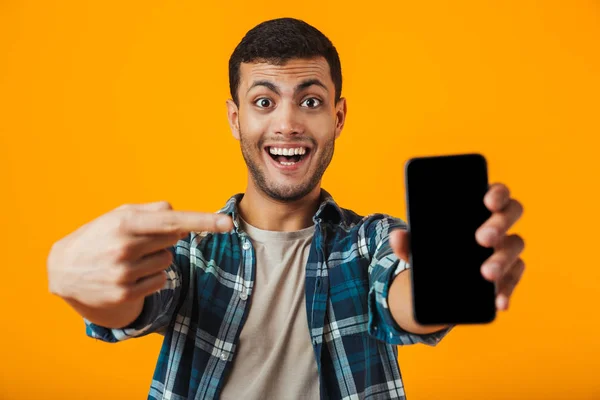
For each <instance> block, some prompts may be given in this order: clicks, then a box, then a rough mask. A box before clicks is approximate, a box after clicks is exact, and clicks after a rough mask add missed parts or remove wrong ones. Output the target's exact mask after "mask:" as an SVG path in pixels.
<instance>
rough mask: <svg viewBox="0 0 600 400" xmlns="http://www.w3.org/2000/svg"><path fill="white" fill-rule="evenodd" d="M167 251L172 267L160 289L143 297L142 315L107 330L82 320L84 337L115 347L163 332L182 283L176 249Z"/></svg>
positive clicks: (179, 294) (167, 270) (174, 308)
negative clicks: (122, 342)
mask: <svg viewBox="0 0 600 400" xmlns="http://www.w3.org/2000/svg"><path fill="white" fill-rule="evenodd" d="M168 250H169V251H170V252H171V253H172V254H173V263H172V264H171V265H170V266H169V267H168V268H167V269H166V270H165V271H166V273H167V281H166V282H165V285H164V286H163V287H162V289H160V290H159V291H157V292H155V293H153V294H151V295H149V296H146V298H145V299H144V306H143V308H142V312H141V314H140V315H139V316H138V317H137V319H136V320H135V321H133V322H132V323H130V324H129V325H128V326H126V327H123V328H120V329H111V328H106V327H103V326H99V325H96V324H94V323H92V322H90V321H88V320H87V319H85V318H84V322H85V328H86V329H85V331H86V335H87V336H89V337H91V338H94V339H100V340H102V341H104V342H108V343H115V342H120V341H123V340H127V339H130V338H136V337H141V336H145V335H148V334H150V333H163V332H164V329H165V328H166V326H167V325H169V323H170V322H171V319H172V317H173V315H174V314H175V310H176V306H177V304H178V301H179V298H180V296H181V292H182V286H183V281H184V277H183V276H182V271H181V267H180V265H179V264H178V262H177V255H176V246H172V247H170V248H169V249H168Z"/></svg>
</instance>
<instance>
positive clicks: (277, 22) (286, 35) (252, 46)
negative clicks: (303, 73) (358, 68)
mask: <svg viewBox="0 0 600 400" xmlns="http://www.w3.org/2000/svg"><path fill="white" fill-rule="evenodd" d="M318 56H322V57H324V58H325V60H327V63H328V64H329V70H330V71H331V80H332V81H333V84H334V86H335V101H336V102H337V101H338V100H339V99H340V97H341V95H342V66H341V63H340V58H339V55H338V53H337V50H336V49H335V47H334V46H333V44H332V43H331V41H330V40H329V39H328V38H327V37H326V36H325V35H324V34H323V33H321V31H319V30H318V29H316V28H315V27H313V26H311V25H309V24H307V23H306V22H304V21H301V20H298V19H294V18H278V19H272V20H269V21H265V22H262V23H260V24H258V25H256V26H255V27H254V28H252V29H251V30H249V31H248V32H247V33H246V36H244V38H243V39H242V40H241V42H240V43H239V44H238V45H237V47H236V48H235V50H234V51H233V54H232V55H231V57H230V58H229V91H230V92H231V97H232V99H233V101H234V102H235V104H237V105H239V99H238V87H239V84H240V64H241V63H247V62H268V63H270V64H273V65H282V64H285V63H286V62H287V61H288V60H290V59H294V58H313V57H318Z"/></svg>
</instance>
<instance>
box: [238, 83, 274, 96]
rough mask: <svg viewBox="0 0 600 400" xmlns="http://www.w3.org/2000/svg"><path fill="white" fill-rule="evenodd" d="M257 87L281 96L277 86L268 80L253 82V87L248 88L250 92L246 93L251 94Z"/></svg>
mask: <svg viewBox="0 0 600 400" xmlns="http://www.w3.org/2000/svg"><path fill="white" fill-rule="evenodd" d="M256 86H264V87H266V88H267V89H269V90H270V91H272V92H275V93H277V94H278V95H279V94H281V93H280V92H279V89H278V88H277V86H275V84H274V83H273V82H269V81H267V80H260V81H254V82H252V85H250V87H249V88H248V91H247V92H246V93H248V92H250V91H251V90H252V89H253V88H255V87H256Z"/></svg>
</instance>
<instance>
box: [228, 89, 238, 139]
mask: <svg viewBox="0 0 600 400" xmlns="http://www.w3.org/2000/svg"><path fill="white" fill-rule="evenodd" d="M227 119H228V120H229V129H231V133H232V134H233V137H234V138H235V139H236V140H240V114H239V110H238V106H236V105H235V103H234V102H233V100H231V99H229V100H227Z"/></svg>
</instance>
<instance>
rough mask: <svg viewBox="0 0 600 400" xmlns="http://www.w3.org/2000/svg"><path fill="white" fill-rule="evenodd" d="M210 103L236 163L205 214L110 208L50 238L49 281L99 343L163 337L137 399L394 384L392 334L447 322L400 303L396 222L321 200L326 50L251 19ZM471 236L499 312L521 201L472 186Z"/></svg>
mask: <svg viewBox="0 0 600 400" xmlns="http://www.w3.org/2000/svg"><path fill="white" fill-rule="evenodd" d="M229 74H230V75H229V77H230V90H231V99H230V100H229V101H227V115H228V119H229V123H230V127H231V131H232V133H233V136H234V137H235V138H236V139H237V140H239V141H240V145H241V150H242V155H243V157H244V159H245V161H246V164H247V166H248V171H249V174H248V184H247V188H246V191H245V192H244V193H243V194H237V195H235V196H233V197H231V198H230V199H229V201H228V202H227V204H226V205H225V207H224V208H223V209H222V210H220V211H219V212H218V213H194V212H182V211H174V210H172V209H171V207H170V206H169V204H168V203H166V202H158V203H151V204H141V205H125V206H122V207H119V208H118V209H116V210H113V211H111V212H109V213H108V214H106V215H103V216H100V217H99V218H98V219H96V220H94V221H92V222H90V223H88V224H87V225H84V226H83V227H81V228H80V229H79V230H77V231H75V232H74V233H72V234H70V235H69V236H67V237H65V238H64V239H62V240H60V241H58V242H57V243H56V244H55V245H54V246H53V248H52V251H51V252H50V255H49V257H48V274H49V282H50V291H51V292H53V293H55V294H57V295H59V296H61V297H62V298H64V299H65V300H66V301H67V302H68V303H69V304H70V305H71V306H72V307H74V309H75V310H76V311H77V312H79V313H80V314H81V315H82V317H83V318H84V319H85V323H86V327H87V328H86V332H87V334H88V335H89V336H91V337H94V338H99V339H102V340H104V341H107V342H117V341H122V340H125V339H128V338H132V337H140V336H143V335H147V334H150V333H154V332H159V333H162V334H164V336H165V338H164V344H163V346H162V350H161V352H160V356H159V360H158V364H157V366H156V370H155V373H154V379H153V381H152V385H151V388H150V393H149V398H152V399H163V398H164V399H188V398H189V399H191V398H194V399H204V398H217V397H219V398H223V399H239V398H244V399H284V398H290V399H296V398H309V399H316V398H322V399H325V398H327V399H342V398H344V399H359V398H377V399H388V398H404V397H405V396H404V388H403V382H402V378H401V374H400V370H399V366H398V360H397V347H396V346H397V345H402V344H411V343H417V342H420V343H425V344H429V345H435V344H437V343H438V342H439V341H440V340H441V338H442V337H443V336H444V335H445V334H447V332H448V331H449V330H450V329H451V327H449V326H435V327H425V326H420V325H419V324H417V323H416V322H415V321H414V320H413V318H412V314H411V311H410V310H411V301H412V298H411V291H410V286H409V279H410V277H409V272H408V271H409V265H408V264H407V260H408V258H407V248H408V246H407V240H408V238H407V232H406V224H405V223H404V222H403V221H402V220H400V219H397V218H392V217H390V216H388V215H383V214H372V215H369V216H366V217H362V216H359V215H357V214H355V213H354V212H352V211H350V210H348V209H344V208H341V207H340V206H338V205H337V204H336V203H335V202H334V200H333V199H332V197H331V196H330V195H329V194H328V193H327V192H326V191H325V190H323V189H321V186H320V183H321V177H322V176H323V173H324V172H325V170H326V168H327V166H328V165H329V162H330V161H331V158H332V156H333V152H334V143H335V140H336V139H337V138H338V137H339V135H340V133H341V131H342V128H343V127H344V121H345V117H346V111H347V108H346V107H347V106H346V100H345V99H344V98H342V97H341V89H342V75H341V66H340V61H339V58H338V54H337V52H336V50H335V47H334V46H333V45H332V44H331V42H330V41H329V40H328V39H327V38H326V37H325V36H324V35H323V34H322V33H321V32H319V31H318V30H317V29H315V28H313V27H312V26H310V25H308V24H306V23H304V22H302V21H299V20H295V19H289V18H284V19H277V20H271V21H267V22H264V23H262V24H259V25H258V26H256V27H255V28H253V29H252V30H250V31H249V32H248V33H247V35H246V36H245V37H244V38H243V39H242V41H241V42H240V44H239V45H238V46H237V47H236V49H235V51H234V52H233V54H232V56H231V58H230V61H229ZM484 201H485V204H486V205H487V207H488V208H489V209H490V210H491V211H492V216H491V218H490V219H489V220H488V221H486V223H485V224H484V225H482V227H480V229H479V230H478V232H477V235H476V237H477V240H478V241H479V243H481V244H482V245H484V246H488V247H494V248H495V252H494V254H493V255H492V256H491V258H490V259H489V260H487V261H486V263H485V264H484V265H483V266H482V270H481V272H482V274H483V275H484V277H485V278H486V279H489V280H492V281H495V282H496V283H497V288H498V296H497V308H498V309H500V310H505V309H506V308H507V306H508V299H509V297H510V295H511V292H512V291H513V289H514V287H515V285H516V283H517V282H518V280H519V278H520V276H521V274H522V272H523V268H524V265H523V262H522V260H521V259H520V258H519V255H520V253H521V252H522V250H523V247H524V244H523V240H522V239H521V238H520V237H519V236H517V235H507V234H506V232H507V230H508V229H509V228H510V227H511V226H512V225H513V224H514V223H515V222H516V221H517V220H518V219H519V218H520V216H521V213H522V207H521V205H520V204H519V202H517V201H516V200H514V199H511V198H510V197H509V192H508V189H507V188H506V186H504V185H501V184H496V185H492V186H491V188H490V190H489V192H488V193H487V195H486V197H485V200H484Z"/></svg>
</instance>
